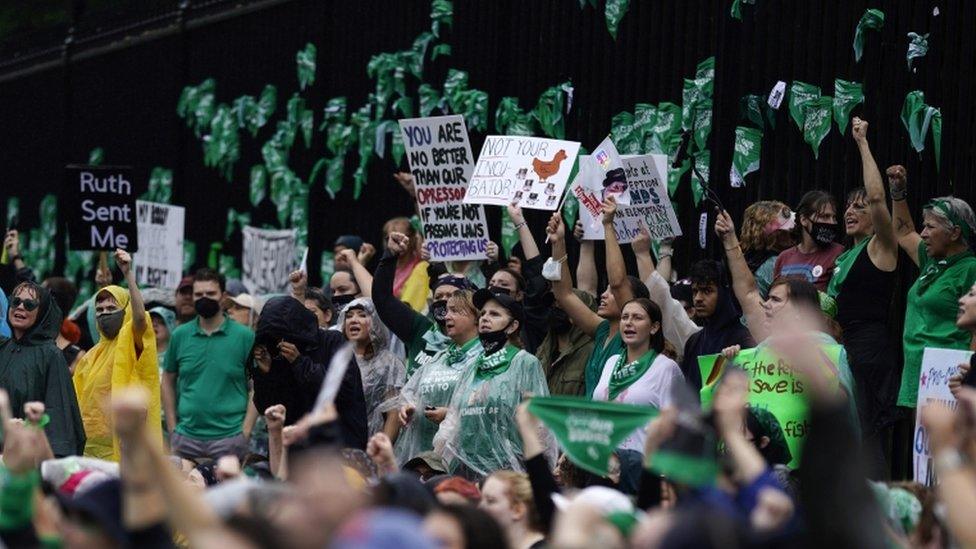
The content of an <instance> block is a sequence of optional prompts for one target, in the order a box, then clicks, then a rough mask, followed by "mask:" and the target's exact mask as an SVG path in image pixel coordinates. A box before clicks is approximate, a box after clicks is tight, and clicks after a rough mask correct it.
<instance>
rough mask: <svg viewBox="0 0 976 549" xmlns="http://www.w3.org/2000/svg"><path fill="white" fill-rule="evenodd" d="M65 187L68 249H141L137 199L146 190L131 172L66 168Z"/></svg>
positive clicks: (98, 167) (119, 167)
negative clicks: (137, 226)
mask: <svg viewBox="0 0 976 549" xmlns="http://www.w3.org/2000/svg"><path fill="white" fill-rule="evenodd" d="M65 185H66V187H65V190H66V192H65V196H66V197H67V198H68V199H69V202H68V204H69V206H68V207H67V208H65V209H64V211H65V215H66V221H67V223H68V248H70V249H72V250H114V249H115V248H122V249H123V250H127V251H129V252H134V251H136V250H138V249H139V241H138V236H137V234H138V231H137V228H136V198H137V197H138V196H139V194H140V193H141V192H142V190H143V189H141V188H139V187H138V186H137V185H136V182H135V181H134V180H133V173H132V168H129V167H122V166H79V165H71V166H68V167H66V168H65Z"/></svg>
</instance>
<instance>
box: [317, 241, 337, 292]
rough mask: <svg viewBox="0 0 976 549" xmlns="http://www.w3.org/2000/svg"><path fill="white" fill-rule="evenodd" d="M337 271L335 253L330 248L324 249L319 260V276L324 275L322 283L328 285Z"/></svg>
mask: <svg viewBox="0 0 976 549" xmlns="http://www.w3.org/2000/svg"><path fill="white" fill-rule="evenodd" d="M334 273H335V253H333V252H332V251H330V250H323V251H322V256H321V260H320V262H319V276H321V277H322V285H323V286H328V285H329V281H330V280H332V275H333V274H334Z"/></svg>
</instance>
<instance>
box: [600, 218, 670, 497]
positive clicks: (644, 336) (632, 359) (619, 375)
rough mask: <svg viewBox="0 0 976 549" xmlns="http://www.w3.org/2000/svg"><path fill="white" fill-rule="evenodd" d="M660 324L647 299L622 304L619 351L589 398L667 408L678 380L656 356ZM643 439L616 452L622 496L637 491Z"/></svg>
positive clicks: (636, 437)
mask: <svg viewBox="0 0 976 549" xmlns="http://www.w3.org/2000/svg"><path fill="white" fill-rule="evenodd" d="M611 232H612V231H611ZM608 234H609V232H608ZM662 324H663V319H662V318H661V309H660V308H659V307H658V306H657V305H655V304H654V302H652V301H651V300H650V299H647V298H637V299H634V300H631V301H629V302H628V303H627V304H626V305H624V308H623V312H622V314H621V315H620V335H621V340H622V341H623V344H624V349H623V350H622V351H621V352H620V353H619V354H615V355H613V356H611V357H610V358H608V359H607V360H606V362H605V363H604V364H603V371H602V372H601V374H600V381H599V382H598V383H597V385H596V389H595V390H594V391H593V398H594V399H596V400H606V401H610V402H620V403H624V404H638V405H641V406H652V407H654V408H658V409H662V408H664V407H666V406H668V405H669V404H670V403H671V388H672V386H673V385H674V384H675V383H682V382H683V381H684V376H682V375H681V369H680V368H679V367H678V364H677V363H676V362H675V361H673V360H671V359H670V358H668V357H666V356H664V355H663V354H662V351H664V331H663V330H662V329H661V327H662ZM645 436H646V433H645V432H644V431H643V430H637V431H634V433H633V434H631V435H630V436H629V437H628V438H627V439H626V440H624V442H623V443H622V444H621V445H620V447H619V448H618V450H617V453H618V455H619V457H620V486H621V490H623V491H625V492H627V493H631V494H632V493H635V492H636V491H637V482H638V479H639V478H640V472H641V467H642V464H643V453H642V452H643V449H644V437H645Z"/></svg>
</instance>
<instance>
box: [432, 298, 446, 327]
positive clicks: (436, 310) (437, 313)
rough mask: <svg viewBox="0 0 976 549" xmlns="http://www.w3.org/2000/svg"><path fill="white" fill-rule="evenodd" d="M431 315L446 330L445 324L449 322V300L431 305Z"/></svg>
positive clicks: (439, 300)
mask: <svg viewBox="0 0 976 549" xmlns="http://www.w3.org/2000/svg"><path fill="white" fill-rule="evenodd" d="M430 314H431V315H432V316H433V317H434V322H436V323H437V325H438V326H440V327H441V330H443V329H444V323H445V322H446V321H447V300H446V299H438V300H437V301H435V302H433V303H431V304H430Z"/></svg>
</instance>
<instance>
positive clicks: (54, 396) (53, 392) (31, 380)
mask: <svg viewBox="0 0 976 549" xmlns="http://www.w3.org/2000/svg"><path fill="white" fill-rule="evenodd" d="M38 297H39V298H40V308H39V309H38V313H37V321H36V322H35V323H34V325H33V326H32V327H31V328H30V329H29V330H28V331H27V333H25V334H24V335H23V337H21V338H20V339H13V338H5V337H0V388H3V389H4V390H6V391H7V393H8V394H9V395H10V406H11V411H12V412H13V414H14V416H15V417H21V418H22V417H24V404H25V403H27V402H32V401H40V402H43V403H44V408H45V410H46V413H47V415H48V416H49V417H50V418H51V422H50V423H48V425H47V427H45V428H44V431H45V433H46V434H47V438H48V440H49V441H50V443H51V450H53V451H54V455H55V456H57V457H64V456H70V455H74V454H80V453H82V452H83V451H84V449H85V428H84V426H83V425H82V422H81V413H80V412H79V411H78V401H77V400H76V399H75V391H74V387H72V385H71V374H70V373H69V372H68V365H67V364H65V362H64V357H63V356H62V355H61V351H60V350H59V349H58V348H57V346H56V345H55V344H54V339H55V338H56V337H57V336H58V329H59V328H60V327H61V310H60V309H59V308H58V305H57V303H55V302H54V300H53V299H51V294H50V293H49V292H48V291H47V290H44V289H43V288H40V294H39V296H38ZM4 320H5V321H6V315H5V316H4Z"/></svg>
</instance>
